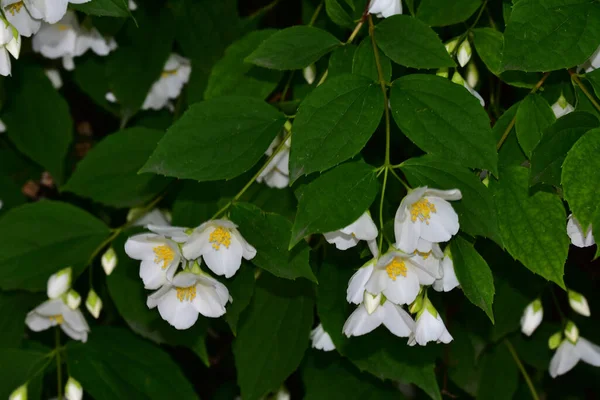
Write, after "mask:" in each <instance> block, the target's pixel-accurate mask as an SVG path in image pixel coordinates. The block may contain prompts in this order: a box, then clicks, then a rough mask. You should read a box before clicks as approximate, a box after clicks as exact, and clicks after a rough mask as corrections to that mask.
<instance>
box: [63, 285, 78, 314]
mask: <svg viewBox="0 0 600 400" xmlns="http://www.w3.org/2000/svg"><path fill="white" fill-rule="evenodd" d="M66 301H67V305H68V306H69V308H70V309H71V310H75V309H76V308H78V307H79V305H80V304H81V296H80V295H79V293H77V292H76V291H75V290H73V289H71V290H69V291H68V292H67V299H66Z"/></svg>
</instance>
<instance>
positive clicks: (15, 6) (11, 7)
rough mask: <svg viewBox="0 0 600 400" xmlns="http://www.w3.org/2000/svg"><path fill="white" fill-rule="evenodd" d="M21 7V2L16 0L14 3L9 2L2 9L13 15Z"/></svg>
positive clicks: (18, 11)
mask: <svg viewBox="0 0 600 400" xmlns="http://www.w3.org/2000/svg"><path fill="white" fill-rule="evenodd" d="M21 8H23V2H22V1H17V2H16V3H13V4H10V5H8V6H6V7H4V11H6V12H7V13H10V15H12V16H14V15H15V13H17V14H18V13H20V12H21Z"/></svg>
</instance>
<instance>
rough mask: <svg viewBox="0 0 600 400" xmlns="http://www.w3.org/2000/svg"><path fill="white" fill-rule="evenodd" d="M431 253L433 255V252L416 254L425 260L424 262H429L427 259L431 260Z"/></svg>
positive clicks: (417, 252) (418, 252)
mask: <svg viewBox="0 0 600 400" xmlns="http://www.w3.org/2000/svg"><path fill="white" fill-rule="evenodd" d="M431 253H432V252H431V251H428V252H427V253H423V252H421V251H419V250H417V251H415V254H416V255H419V256H421V257H422V258H423V260H427V258H429V256H430V255H431Z"/></svg>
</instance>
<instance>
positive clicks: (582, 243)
mask: <svg viewBox="0 0 600 400" xmlns="http://www.w3.org/2000/svg"><path fill="white" fill-rule="evenodd" d="M567 234H568V235H569V238H571V243H572V244H573V245H575V246H577V247H589V246H593V245H594V244H595V241H594V236H593V234H592V226H591V225H590V226H589V227H588V229H587V231H586V232H585V235H584V232H583V228H582V227H581V225H580V224H579V221H577V219H576V218H575V217H574V216H573V214H571V215H569V219H568V221H567Z"/></svg>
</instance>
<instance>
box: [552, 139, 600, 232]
mask: <svg viewBox="0 0 600 400" xmlns="http://www.w3.org/2000/svg"><path fill="white" fill-rule="evenodd" d="M599 150H600V129H592V130H591V131H589V132H588V133H586V134H585V135H583V136H582V137H581V139H579V140H578V141H577V143H575V145H573V148H572V149H571V150H570V151H569V153H568V154H567V157H566V158H565V162H564V164H563V168H562V177H561V182H562V185H563V190H564V196H565V200H567V202H568V203H569V208H570V209H571V211H572V212H573V215H575V217H576V218H577V220H578V221H579V223H580V225H581V226H582V227H588V226H589V225H590V224H593V223H595V222H597V221H598V219H599V218H600V207H599V203H598V187H599V186H600V174H599V173H598V171H600V159H599V158H598V151H599Z"/></svg>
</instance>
